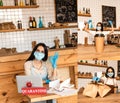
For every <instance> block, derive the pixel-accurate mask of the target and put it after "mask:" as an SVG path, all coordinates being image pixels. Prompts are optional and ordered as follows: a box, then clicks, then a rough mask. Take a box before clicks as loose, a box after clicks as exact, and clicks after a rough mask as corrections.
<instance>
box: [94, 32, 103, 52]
mask: <svg viewBox="0 0 120 103" xmlns="http://www.w3.org/2000/svg"><path fill="white" fill-rule="evenodd" d="M104 43H105V36H104V34H96V35H95V49H96V52H97V53H102V52H103V51H104Z"/></svg>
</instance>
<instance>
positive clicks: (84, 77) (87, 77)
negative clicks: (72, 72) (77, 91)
mask: <svg viewBox="0 0 120 103" xmlns="http://www.w3.org/2000/svg"><path fill="white" fill-rule="evenodd" d="M78 78H82V79H92V78H93V77H92V76H78Z"/></svg>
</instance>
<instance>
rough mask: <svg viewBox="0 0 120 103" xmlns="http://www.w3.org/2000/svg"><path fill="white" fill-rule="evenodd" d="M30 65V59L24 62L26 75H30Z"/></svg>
mask: <svg viewBox="0 0 120 103" xmlns="http://www.w3.org/2000/svg"><path fill="white" fill-rule="evenodd" d="M30 66H31V62H30V61H27V62H25V64H24V69H25V74H26V75H31V69H30Z"/></svg>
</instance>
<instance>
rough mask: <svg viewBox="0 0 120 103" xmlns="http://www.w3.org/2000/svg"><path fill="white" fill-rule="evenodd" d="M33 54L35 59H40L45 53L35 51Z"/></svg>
mask: <svg viewBox="0 0 120 103" xmlns="http://www.w3.org/2000/svg"><path fill="white" fill-rule="evenodd" d="M34 56H35V59H37V60H42V59H43V58H44V57H45V54H44V53H41V52H37V51H36V52H34Z"/></svg>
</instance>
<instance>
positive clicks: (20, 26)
mask: <svg viewBox="0 0 120 103" xmlns="http://www.w3.org/2000/svg"><path fill="white" fill-rule="evenodd" d="M18 29H22V22H21V20H18Z"/></svg>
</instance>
